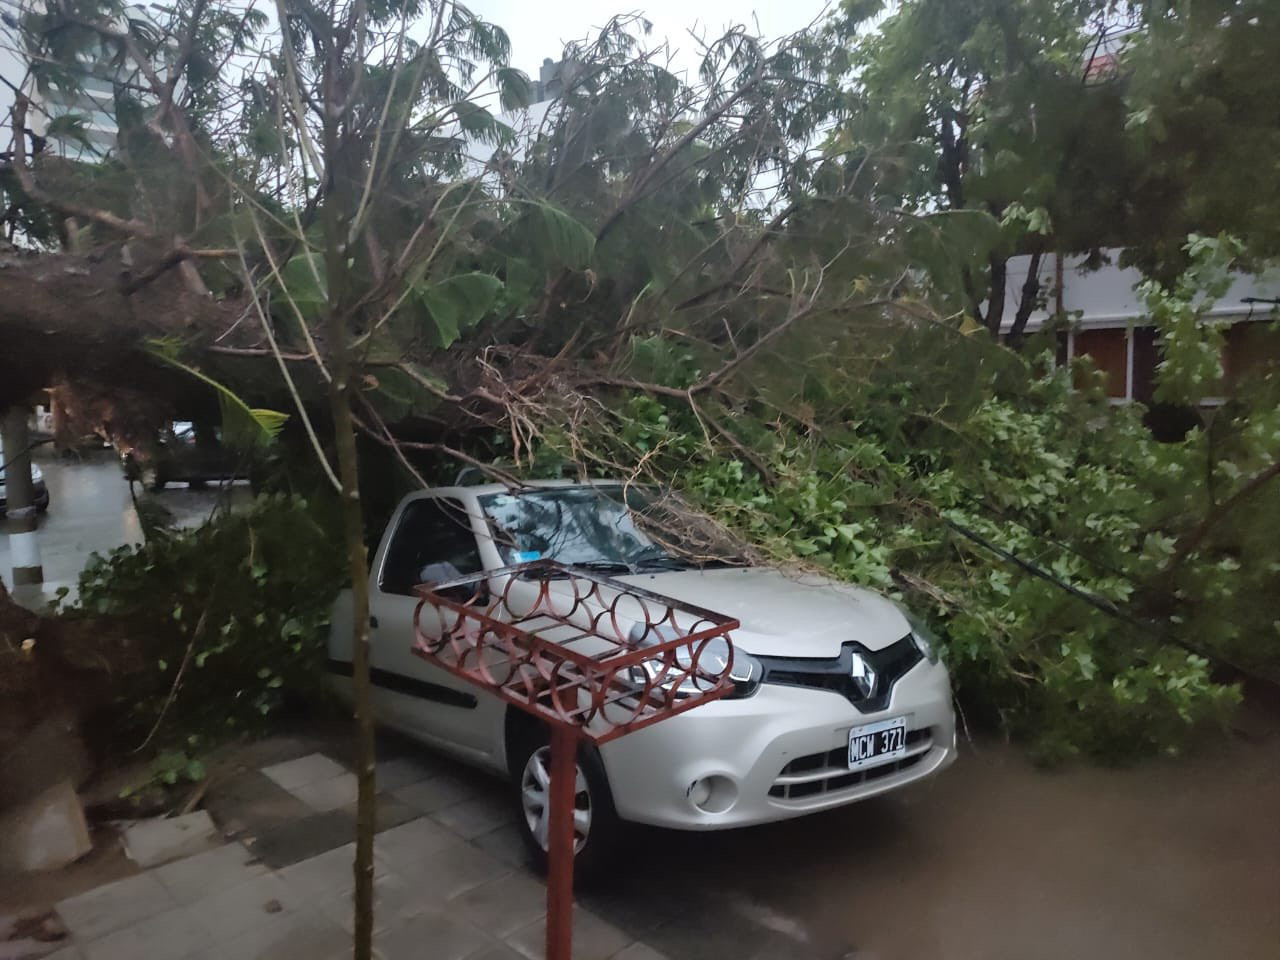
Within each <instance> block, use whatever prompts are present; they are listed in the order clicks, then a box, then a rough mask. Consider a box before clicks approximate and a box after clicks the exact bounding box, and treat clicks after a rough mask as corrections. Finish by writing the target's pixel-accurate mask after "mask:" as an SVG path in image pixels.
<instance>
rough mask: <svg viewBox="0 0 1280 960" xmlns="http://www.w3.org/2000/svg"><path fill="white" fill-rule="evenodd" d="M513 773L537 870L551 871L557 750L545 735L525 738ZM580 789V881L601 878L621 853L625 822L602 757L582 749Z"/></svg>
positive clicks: (518, 812)
mask: <svg viewBox="0 0 1280 960" xmlns="http://www.w3.org/2000/svg"><path fill="white" fill-rule="evenodd" d="M514 759H515V763H514V764H512V769H513V771H514V772H515V773H516V804H517V810H516V823H517V825H518V826H519V829H520V835H521V837H523V838H524V842H525V846H526V847H527V848H528V849H529V855H530V857H531V858H532V860H533V864H534V867H535V868H536V869H537V870H538V872H540V873H546V871H547V834H548V831H549V828H550V825H551V817H550V814H551V810H550V799H551V746H550V745H549V743H548V742H547V737H546V736H545V735H543V736H541V737H538V738H533V737H530V738H528V739H526V740H525V742H524V744H523V745H522V746H521V748H520V749H519V751H518V752H517V755H516V757H515V758H514ZM575 788H576V789H575V790H574V808H575V809H574V815H573V819H574V838H573V840H574V864H573V871H574V877H575V878H576V879H577V880H578V881H581V882H583V883H589V882H591V881H592V880H593V879H596V878H598V877H599V876H600V875H601V873H602V871H603V870H604V869H605V867H606V865H607V864H608V862H609V860H610V859H611V858H612V856H613V854H614V852H615V850H616V849H617V846H618V842H619V840H620V838H621V832H622V822H621V821H620V820H619V819H618V814H617V812H616V811H615V810H614V807H613V794H612V792H611V791H610V790H609V778H608V777H607V776H606V774H605V772H604V765H603V764H602V763H601V762H600V755H599V754H598V753H597V752H596V751H595V750H594V749H593V748H592V747H589V746H586V745H584V746H581V747H579V748H578V764H577V771H576V782H575Z"/></svg>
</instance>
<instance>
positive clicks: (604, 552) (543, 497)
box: [480, 484, 745, 572]
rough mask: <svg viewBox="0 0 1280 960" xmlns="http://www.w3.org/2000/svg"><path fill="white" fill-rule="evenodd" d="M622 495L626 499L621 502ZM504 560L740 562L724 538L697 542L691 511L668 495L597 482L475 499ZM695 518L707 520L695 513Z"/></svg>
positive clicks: (624, 565) (616, 565) (643, 566)
mask: <svg viewBox="0 0 1280 960" xmlns="http://www.w3.org/2000/svg"><path fill="white" fill-rule="evenodd" d="M624 498H625V501H626V502H624ZM480 506H481V508H482V509H483V510H484V512H485V515H486V516H487V517H488V518H489V521H490V524H491V526H492V527H493V533H494V539H495V541H496V544H497V547H498V552H499V553H500V554H501V555H502V559H503V562H504V563H507V564H516V563H526V562H528V561H530V560H555V561H558V562H559V563H563V564H565V565H566V566H584V567H590V568H593V569H598V570H604V571H614V572H622V571H629V572H640V571H642V570H643V571H650V570H654V569H660V570H684V569H689V568H691V567H705V566H724V565H726V564H729V565H743V564H744V563H745V561H744V560H743V559H742V558H741V555H740V551H738V550H735V549H733V547H732V545H731V543H730V542H729V540H728V538H727V537H721V538H720V542H719V543H717V544H716V545H715V547H714V549H711V550H708V549H707V544H706V543H703V542H701V541H704V540H705V539H706V538H705V537H698V538H696V540H697V541H699V543H698V546H697V548H696V549H695V548H694V546H693V543H692V542H687V538H686V537H684V536H682V534H683V532H684V531H683V529H682V527H686V526H688V527H690V528H691V526H692V524H693V522H695V514H693V512H692V511H689V509H688V508H687V507H686V506H684V505H683V504H681V505H680V506H679V508H678V512H677V509H675V501H674V500H673V499H672V498H671V497H670V496H669V495H668V496H663V495H660V494H659V493H658V492H657V491H653V490H647V489H641V488H638V487H629V488H626V490H625V492H624V489H623V487H622V486H621V485H612V484H611V485H600V486H590V487H555V488H551V489H541V490H521V491H515V492H511V493H494V494H489V495H488V496H484V497H481V498H480ZM696 522H697V523H698V524H699V525H704V524H706V523H710V522H711V521H710V520H709V519H707V518H702V517H696Z"/></svg>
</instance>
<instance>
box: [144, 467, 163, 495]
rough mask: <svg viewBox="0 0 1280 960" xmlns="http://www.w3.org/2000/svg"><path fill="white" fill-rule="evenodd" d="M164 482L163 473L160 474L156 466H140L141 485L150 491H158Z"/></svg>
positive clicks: (161, 488)
mask: <svg viewBox="0 0 1280 960" xmlns="http://www.w3.org/2000/svg"><path fill="white" fill-rule="evenodd" d="M165 482H166V481H165V478H164V474H162V473H161V472H160V471H159V470H158V469H157V468H156V467H143V468H142V485H143V486H144V487H146V489H147V490H149V491H151V492H152V493H159V492H160V491H161V490H163V489H164V485H165Z"/></svg>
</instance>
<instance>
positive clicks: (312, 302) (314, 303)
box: [280, 250, 329, 320]
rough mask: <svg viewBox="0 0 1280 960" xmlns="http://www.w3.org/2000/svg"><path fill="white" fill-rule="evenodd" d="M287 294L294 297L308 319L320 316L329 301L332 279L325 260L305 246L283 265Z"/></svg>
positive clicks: (295, 304) (281, 275)
mask: <svg viewBox="0 0 1280 960" xmlns="http://www.w3.org/2000/svg"><path fill="white" fill-rule="evenodd" d="M280 280H281V282H282V283H283V284H284V290H283V291H282V293H283V295H284V296H285V297H287V298H288V299H289V300H291V301H292V302H293V304H294V306H296V307H297V308H298V312H299V313H301V314H302V317H303V319H304V320H318V319H320V318H321V317H322V316H324V311H325V308H326V307H327V306H328V305H329V282H328V279H327V276H326V273H325V266H324V260H323V259H321V257H320V255H319V254H317V253H314V252H312V251H311V250H304V251H303V252H302V253H299V254H297V255H296V256H294V257H293V258H292V259H290V260H289V262H288V263H286V264H285V265H284V266H283V267H281V268H280Z"/></svg>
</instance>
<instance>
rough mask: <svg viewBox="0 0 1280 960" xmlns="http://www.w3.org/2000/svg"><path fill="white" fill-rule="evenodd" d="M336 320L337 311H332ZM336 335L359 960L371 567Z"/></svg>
mask: <svg viewBox="0 0 1280 960" xmlns="http://www.w3.org/2000/svg"><path fill="white" fill-rule="evenodd" d="M333 312H334V313H335V314H336V312H337V311H333ZM332 326H338V327H339V329H338V330H333V331H332V333H333V336H332V338H331V344H330V346H331V350H330V359H331V360H332V361H333V382H332V384H331V385H330V388H329V397H330V402H331V405H332V410H333V439H334V445H335V446H336V447H337V451H338V478H339V480H340V481H341V483H342V531H343V536H344V539H345V540H346V553H347V569H348V572H349V573H350V576H351V598H352V619H353V622H354V636H353V637H352V647H351V651H352V656H351V662H352V671H351V680H352V686H353V690H354V699H355V707H356V724H357V728H358V737H357V743H358V749H357V760H356V764H357V767H356V781H357V787H358V790H357V803H356V859H355V864H354V869H355V880H356V889H355V943H354V953H353V955H354V956H355V960H370V957H371V956H372V954H373V834H374V829H375V826H374V804H375V800H374V796H375V793H376V791H377V786H376V783H375V779H374V762H375V746H374V738H373V704H372V691H371V689H370V683H369V567H368V563H367V560H366V550H365V545H364V518H363V516H362V514H361V509H360V483H359V472H358V469H357V465H356V433H355V424H354V421H353V420H352V417H351V398H350V383H349V380H350V362H349V360H350V358H349V355H348V346H347V342H346V337H345V335H344V333H343V331H342V330H341V328H340V323H337V322H331V327H332Z"/></svg>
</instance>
